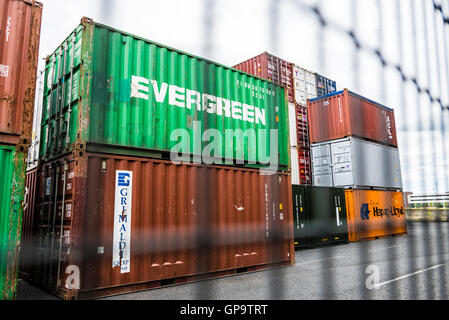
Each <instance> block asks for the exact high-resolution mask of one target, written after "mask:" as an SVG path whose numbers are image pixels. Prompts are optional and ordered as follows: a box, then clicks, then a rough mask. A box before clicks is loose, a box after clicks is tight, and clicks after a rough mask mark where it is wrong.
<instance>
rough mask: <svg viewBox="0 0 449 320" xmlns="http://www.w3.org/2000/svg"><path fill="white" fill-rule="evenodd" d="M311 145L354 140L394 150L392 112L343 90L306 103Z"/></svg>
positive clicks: (394, 128) (396, 142)
mask: <svg viewBox="0 0 449 320" xmlns="http://www.w3.org/2000/svg"><path fill="white" fill-rule="evenodd" d="M309 125H310V140H311V143H320V142H325V141H331V140H337V139H341V138H345V137H349V136H356V137H360V138H364V139H368V140H372V141H376V142H379V143H383V144H387V145H391V146H394V147H397V146H398V141H397V134H396V123H395V117H394V111H393V110H392V109H389V108H387V107H385V106H382V105H380V104H378V103H376V102H373V101H371V100H368V99H366V98H364V97H361V96H359V95H357V94H355V93H352V92H350V91H348V90H347V89H345V90H344V91H340V92H337V93H334V94H332V95H329V96H325V97H320V98H317V99H314V100H311V101H309Z"/></svg>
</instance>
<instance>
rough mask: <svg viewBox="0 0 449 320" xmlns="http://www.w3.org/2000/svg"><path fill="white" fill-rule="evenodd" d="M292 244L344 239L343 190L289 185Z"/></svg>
mask: <svg viewBox="0 0 449 320" xmlns="http://www.w3.org/2000/svg"><path fill="white" fill-rule="evenodd" d="M293 225H294V241H295V247H298V248H299V247H311V246H315V245H325V244H330V243H336V242H347V241H348V224H347V214H346V200H345V190H344V189H339V188H325V187H312V186H298V185H293Z"/></svg>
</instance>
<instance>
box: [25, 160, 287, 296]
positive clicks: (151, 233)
mask: <svg viewBox="0 0 449 320" xmlns="http://www.w3.org/2000/svg"><path fill="white" fill-rule="evenodd" d="M38 181H39V183H38V184H39V185H38V190H39V191H38V205H37V208H36V210H37V211H38V212H39V214H38V217H37V218H35V222H34V224H35V225H36V226H37V228H36V230H37V232H36V233H37V235H38V240H37V241H36V243H37V244H38V245H39V248H37V249H36V250H35V252H36V257H37V266H36V267H35V268H34V274H33V275H32V278H33V281H34V283H36V284H38V285H40V286H41V287H44V288H46V289H48V290H51V291H52V292H54V293H56V294H58V295H60V296H61V297H63V298H72V297H78V298H82V299H84V298H94V297H100V296H107V295H113V294H119V293H124V292H132V291H136V290H145V289H150V288H154V287H160V286H163V285H165V284H177V283H185V282H189V281H195V280H197V279H207V278H212V277H215V276H222V275H232V274H236V273H239V272H246V271H253V270H259V269H264V268H268V267H270V266H282V265H290V264H292V263H293V262H294V255H293V252H294V251H293V250H294V249H293V232H292V231H293V223H292V216H293V215H292V214H291V210H292V205H291V203H292V187H291V178H290V175H289V174H287V173H276V174H274V175H272V176H269V175H261V173H260V171H259V170H256V169H243V168H236V167H222V166H205V165H194V164H180V165H175V164H173V163H171V162H168V161H163V160H154V159H148V158H134V157H126V156H110V155H100V154H92V153H88V154H86V153H82V152H76V153H75V154H74V155H71V156H68V157H65V158H60V159H59V160H55V161H52V162H50V163H48V164H45V165H44V166H43V167H42V169H41V170H39V173H38ZM77 277H78V278H77ZM77 279H78V280H79V282H77Z"/></svg>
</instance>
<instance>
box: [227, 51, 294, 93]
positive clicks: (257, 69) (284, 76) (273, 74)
mask: <svg viewBox="0 0 449 320" xmlns="http://www.w3.org/2000/svg"><path fill="white" fill-rule="evenodd" d="M234 68H235V69H237V70H241V71H243V72H246V73H249V74H252V75H254V76H256V77H259V78H263V79H267V80H269V81H271V82H274V83H276V84H278V85H280V86H283V87H285V88H287V92H288V101H289V102H294V101H295V93H294V84H293V64H292V63H290V62H288V61H286V60H284V59H281V58H278V57H276V56H274V55H272V54H270V53H268V52H264V53H262V54H260V55H258V56H256V57H254V58H251V59H249V60H246V61H244V62H242V63H239V64H238V65H236V66H234Z"/></svg>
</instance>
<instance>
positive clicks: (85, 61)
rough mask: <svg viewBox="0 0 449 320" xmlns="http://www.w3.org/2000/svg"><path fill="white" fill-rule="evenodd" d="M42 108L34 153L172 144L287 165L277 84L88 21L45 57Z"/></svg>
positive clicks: (149, 152) (140, 150) (150, 150)
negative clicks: (37, 148) (39, 139)
mask: <svg viewBox="0 0 449 320" xmlns="http://www.w3.org/2000/svg"><path fill="white" fill-rule="evenodd" d="M43 105H44V107H43V108H44V110H43V117H42V143H41V150H40V154H41V157H42V158H43V159H44V160H51V159H54V158H56V157H59V156H61V155H62V154H65V153H68V152H70V151H72V150H74V149H78V150H86V151H88V152H102V153H112V154H125V155H137V156H149V157H164V156H167V154H169V152H171V151H179V153H182V154H184V155H186V156H187V155H189V157H190V156H191V155H195V156H199V155H203V158H202V159H201V160H203V161H202V162H204V161H205V159H206V158H205V157H204V156H205V154H206V155H207V156H208V155H211V158H212V159H214V160H218V159H227V162H226V163H224V162H220V161H218V162H215V163H216V164H229V161H230V160H233V161H234V163H235V162H236V161H235V160H238V161H239V163H238V164H242V165H245V166H248V167H265V166H267V164H268V163H269V162H270V159H271V162H274V160H275V161H277V162H278V165H279V167H280V169H283V168H284V169H288V168H289V167H290V158H289V157H290V155H289V152H288V151H289V135H288V130H289V129H288V128H289V126H288V109H287V96H286V90H285V88H283V87H281V86H278V85H275V84H274V83H271V82H269V81H266V80H264V79H260V78H257V77H254V76H251V75H249V74H246V73H243V72H241V71H238V70H235V69H232V68H229V67H226V66H223V65H220V64H218V63H215V62H211V61H208V60H205V59H202V58H199V57H195V56H193V55H191V54H187V53H184V52H181V51H178V50H175V49H172V48H168V47H166V46H163V45H160V44H157V43H154V42H151V41H148V40H145V39H142V38H139V37H136V36H133V35H130V34H127V33H124V32H122V31H118V30H115V29H112V28H110V27H107V26H104V25H101V24H98V23H94V22H93V21H91V20H90V19H88V18H83V19H82V21H81V25H80V26H78V27H77V28H76V29H75V30H74V31H73V33H72V34H71V35H70V36H69V37H68V38H67V39H66V40H65V41H64V42H63V44H62V45H61V46H60V47H59V48H58V49H57V50H56V51H55V52H54V53H53V54H52V55H50V56H49V57H48V58H47V64H46V84H45V90H44V101H43ZM273 130H274V131H273ZM276 147H277V148H276ZM270 156H271V157H270ZM209 159H210V158H209ZM195 160H196V161H199V160H198V157H196V158H195ZM208 163H211V162H208Z"/></svg>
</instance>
